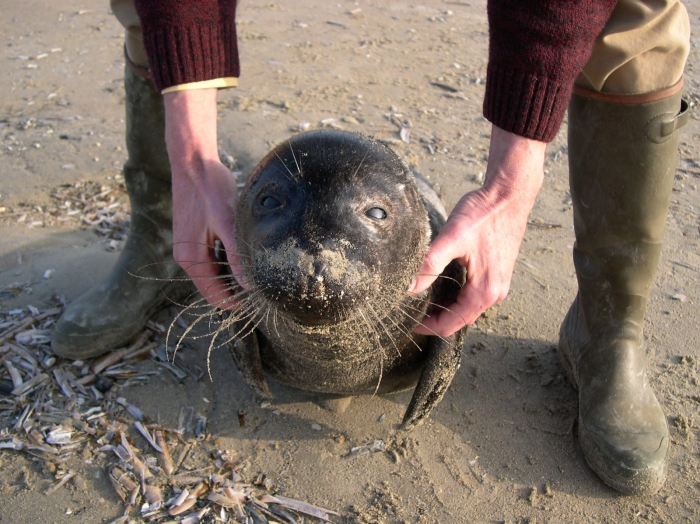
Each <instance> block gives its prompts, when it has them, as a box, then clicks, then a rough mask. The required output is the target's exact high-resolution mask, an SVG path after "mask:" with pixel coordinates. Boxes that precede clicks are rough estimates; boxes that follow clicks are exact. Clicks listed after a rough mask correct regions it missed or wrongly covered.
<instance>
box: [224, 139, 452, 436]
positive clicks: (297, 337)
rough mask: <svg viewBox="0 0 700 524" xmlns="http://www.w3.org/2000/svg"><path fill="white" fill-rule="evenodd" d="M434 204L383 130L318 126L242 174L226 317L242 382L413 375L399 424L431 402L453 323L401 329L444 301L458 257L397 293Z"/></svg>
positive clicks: (314, 386) (352, 383)
mask: <svg viewBox="0 0 700 524" xmlns="http://www.w3.org/2000/svg"><path fill="white" fill-rule="evenodd" d="M445 220H446V212H445V209H444V207H443V206H442V204H441V202H440V200H439V198H438V197H437V195H436V194H435V193H434V191H433V190H432V188H431V187H430V186H429V185H428V183H427V182H426V181H424V180H423V179H422V178H420V177H417V176H414V175H413V174H412V173H411V172H410V171H409V170H408V168H407V167H406V166H405V165H404V164H403V163H402V162H401V160H400V159H399V157H398V156H397V155H396V154H395V153H394V152H393V151H392V150H390V149H389V148H388V147H387V146H385V145H384V144H382V143H380V142H378V141H376V140H374V139H372V138H368V137H366V136H363V135H358V134H354V133H349V132H342V131H331V130H320V131H311V132H307V133H302V134H298V135H296V136H294V137H292V138H290V139H289V140H287V141H285V142H284V143H282V144H280V145H279V146H277V147H276V148H274V149H273V150H272V151H271V152H270V153H269V154H268V155H267V156H266V157H265V158H264V159H263V160H262V161H261V162H260V164H259V165H258V166H257V167H256V168H255V169H254V171H253V173H252V174H251V175H250V178H249V179H248V181H247V183H246V184H245V186H244V188H243V190H242V192H241V195H240V198H239V204H238V209H237V212H236V220H235V238H236V245H237V249H238V254H239V256H240V257H241V260H242V265H243V269H244V275H245V280H246V282H247V283H248V285H249V289H246V290H245V291H244V290H242V289H235V283H234V284H233V285H234V291H235V297H236V298H237V299H238V300H239V302H240V306H241V307H240V308H239V309H238V310H237V311H234V312H233V313H231V314H230V315H231V316H230V317H229V318H228V320H227V321H226V323H225V324H226V327H227V329H228V330H229V338H230V340H231V342H230V343H229V350H230V352H231V355H232V356H233V359H234V361H235V363H236V366H237V367H238V370H239V371H240V373H241V375H242V376H243V378H244V379H245V380H246V382H247V383H248V384H249V385H250V386H251V387H252V388H253V389H254V390H255V391H256V392H257V393H258V394H260V395H261V396H262V397H266V398H269V397H271V396H272V393H271V392H270V389H269V387H268V384H267V382H266V378H265V376H266V375H267V376H269V377H272V378H273V379H275V380H277V381H279V382H282V383H284V384H288V385H291V386H294V387H296V388H300V389H304V390H308V391H315V392H319V393H325V394H331V395H348V396H350V395H357V394H374V393H378V394H383V393H392V392H395V391H401V390H405V389H408V388H411V387H414V386H415V391H414V394H413V397H412V400H411V403H410V405H409V406H408V408H407V410H406V413H405V415H404V418H403V422H402V425H403V426H404V427H411V426H413V425H415V424H417V423H418V422H420V421H421V420H422V419H424V418H425V417H426V416H428V414H429V413H430V412H431V410H432V409H433V408H434V407H435V406H436V405H437V404H438V402H440V400H441V399H442V396H443V395H444V393H445V391H446V390H447V387H448V386H449V384H450V382H451V381H452V378H453V376H454V374H455V372H456V370H457V368H458V367H459V363H460V358H461V349H462V341H463V335H464V330H462V331H460V332H458V333H457V334H455V335H453V336H450V337H447V338H443V337H439V336H425V335H419V334H415V333H413V330H414V328H415V327H416V326H417V325H418V324H420V321H421V320H422V319H423V318H424V316H425V315H426V313H430V311H431V310H432V309H433V308H435V307H440V304H443V303H448V302H451V301H454V299H455V298H456V296H457V294H458V293H459V290H460V289H461V286H462V284H463V283H464V278H465V275H464V269H463V268H462V267H461V266H459V265H458V264H456V263H453V264H451V265H450V266H448V268H447V269H446V271H445V273H443V275H442V277H443V278H438V280H437V281H436V283H435V284H433V286H432V287H431V288H429V289H428V290H427V291H425V292H423V293H420V294H417V295H409V294H408V293H407V290H408V289H409V287H410V284H411V281H412V279H413V278H414V276H415V275H416V273H417V272H418V270H419V268H420V266H421V263H422V261H423V258H424V256H425V253H426V251H427V248H428V245H429V242H430V240H431V239H432V238H434V237H435V235H437V233H438V231H439V230H440V228H441V227H442V225H444V223H445Z"/></svg>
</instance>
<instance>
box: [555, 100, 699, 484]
mask: <svg viewBox="0 0 700 524" xmlns="http://www.w3.org/2000/svg"><path fill="white" fill-rule="evenodd" d="M596 96H597V97H598V98H603V97H604V96H605V95H602V94H596ZM621 98H622V97H615V98H614V99H611V100H612V101H609V100H605V99H595V100H594V99H592V98H588V97H586V96H581V95H580V94H575V95H574V96H573V98H572V100H571V103H570V106H569V172H570V185H571V197H572V200H573V208H574V229H575V232H576V245H575V247H574V266H575V267H576V275H577V278H578V285H579V291H578V295H577V296H576V299H575V300H574V303H573V305H572V306H571V308H570V309H569V312H568V314H567V315H566V318H565V320H564V323H563V325H562V326H561V330H560V334H559V337H560V338H559V359H560V362H561V363H562V365H563V367H564V369H565V370H566V372H567V375H568V377H569V380H570V381H571V383H572V384H573V385H574V386H575V387H576V388H577V389H578V394H579V415H578V437H579V442H580V445H581V448H582V450H583V453H584V455H585V457H586V460H587V461H588V464H589V465H590V467H591V468H592V469H593V470H594V471H595V472H596V473H597V474H598V476H600V478H601V479H603V481H604V482H605V483H606V484H608V485H609V486H611V487H612V488H614V489H616V490H618V491H620V492H622V493H625V494H635V495H641V494H653V493H656V492H657V491H658V490H659V488H661V486H662V485H663V483H664V480H665V477H666V469H667V465H666V453H667V451H668V446H669V432H668V425H667V423H666V417H665V416H664V412H663V410H662V408H661V405H660V404H659V401H658V400H657V398H656V396H655V395H654V392H653V391H652V389H651V386H650V385H649V383H648V378H647V372H646V364H645V350H644V349H643V348H642V341H643V337H642V326H643V323H644V312H645V310H646V306H647V302H648V300H649V291H650V289H651V286H652V283H653V278H654V272H655V271H656V266H657V264H658V260H659V255H660V252H661V242H662V237H663V232H664V226H665V222H666V214H667V211H668V204H669V200H670V197H671V190H672V187H673V179H674V174H675V164H676V150H677V147H678V129H679V128H680V127H681V126H682V125H684V124H685V123H686V122H687V119H688V105H687V103H685V102H684V101H682V100H681V96H680V92H678V93H677V94H674V95H672V96H670V97H668V98H664V99H662V100H657V101H654V102H650V103H620V101H621ZM627 100H630V101H631V100H633V99H631V98H628V99H626V100H623V102H624V101H627Z"/></svg>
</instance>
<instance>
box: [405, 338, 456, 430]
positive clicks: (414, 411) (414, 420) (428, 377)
mask: <svg viewBox="0 0 700 524" xmlns="http://www.w3.org/2000/svg"><path fill="white" fill-rule="evenodd" d="M463 340H464V334H463V331H458V332H457V333H455V334H454V335H452V336H450V337H447V338H441V337H430V344H429V348H428V351H429V352H430V355H429V356H428V360H427V361H426V363H425V367H424V368H423V372H422V373H421V376H420V380H418V385H416V389H415V390H414V392H413V397H412V398H411V403H410V404H409V405H408V409H407V410H406V414H405V415H404V417H403V422H402V423H401V426H402V428H403V429H411V428H412V427H414V426H416V425H417V424H419V423H420V422H421V421H422V420H423V419H424V418H426V417H427V416H428V415H430V412H431V411H432V410H433V408H434V407H435V406H437V405H438V403H439V402H440V401H441V400H442V397H443V396H444V395H445V391H447V388H448V387H449V386H450V383H451V382H452V378H453V377H454V376H455V373H456V372H457V370H458V369H459V364H460V362H461V360H462V342H463Z"/></svg>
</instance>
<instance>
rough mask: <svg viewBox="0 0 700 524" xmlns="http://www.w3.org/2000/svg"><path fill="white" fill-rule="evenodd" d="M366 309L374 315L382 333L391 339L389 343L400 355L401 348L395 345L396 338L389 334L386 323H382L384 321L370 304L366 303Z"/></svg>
mask: <svg viewBox="0 0 700 524" xmlns="http://www.w3.org/2000/svg"><path fill="white" fill-rule="evenodd" d="M366 306H367V310H368V311H369V312H370V313H372V314H373V315H374V318H376V319H377V323H378V324H379V327H381V328H382V329H383V330H384V333H386V336H387V337H388V338H389V340H390V341H391V344H392V345H393V346H394V349H395V350H396V354H397V355H398V356H399V357H401V350H400V349H399V347H398V346H397V345H396V339H395V338H394V336H393V335H392V334H391V331H390V330H389V329H387V326H386V324H384V321H382V319H381V318H380V317H379V315H377V312H376V311H375V310H374V308H373V307H372V304H366Z"/></svg>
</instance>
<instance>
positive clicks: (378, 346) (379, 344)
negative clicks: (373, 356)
mask: <svg viewBox="0 0 700 524" xmlns="http://www.w3.org/2000/svg"><path fill="white" fill-rule="evenodd" d="M357 311H358V313H359V314H360V315H361V316H362V318H363V320H364V321H365V325H366V326H367V327H368V328H369V329H370V332H371V333H372V334H374V339H375V343H376V349H378V350H379V353H380V354H381V358H380V359H379V376H378V377H377V386H376V387H375V388H374V393H372V396H375V395H376V394H377V392H378V391H379V386H380V385H381V383H382V377H383V376H384V360H385V359H386V356H387V355H386V352H385V351H384V348H383V347H382V341H381V338H380V337H379V334H378V333H377V331H376V328H375V327H374V326H373V325H372V323H371V322H370V321H369V320H368V319H367V317H366V316H365V313H364V311H363V309H362V307H358V308H357Z"/></svg>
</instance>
